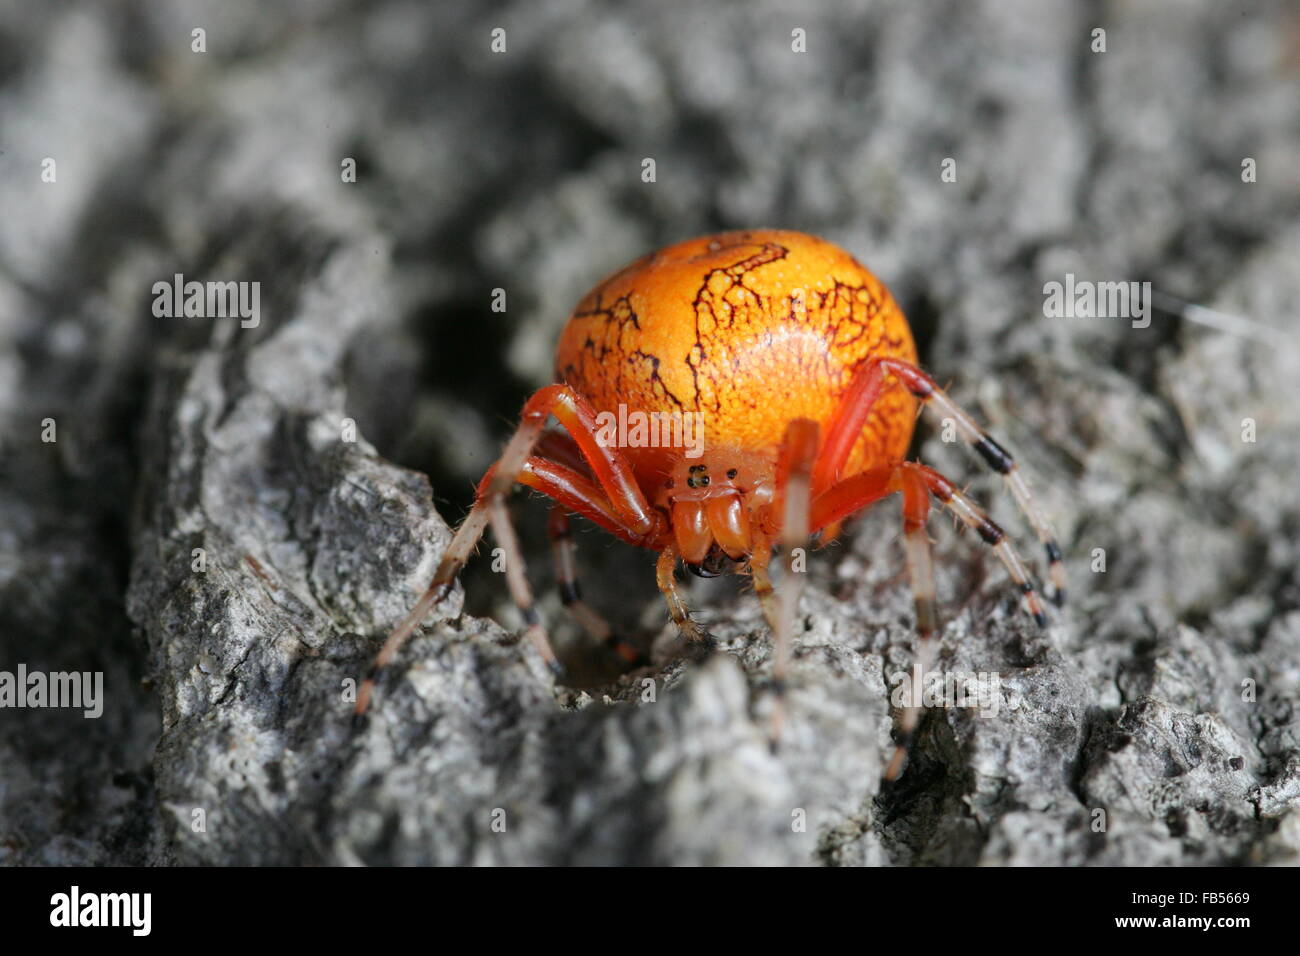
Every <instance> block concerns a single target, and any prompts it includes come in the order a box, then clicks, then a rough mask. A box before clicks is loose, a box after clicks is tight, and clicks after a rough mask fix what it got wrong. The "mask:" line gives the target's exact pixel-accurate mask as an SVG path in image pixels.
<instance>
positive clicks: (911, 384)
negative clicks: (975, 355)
mask: <svg viewBox="0 0 1300 956" xmlns="http://www.w3.org/2000/svg"><path fill="white" fill-rule="evenodd" d="M887 374H889V375H893V376H895V377H896V378H897V379H898V380H899V381H900V382H901V383H902V384H903V386H904V387H905V388H906V389H907V390H908V391H910V392H911V393H912V395H913V396H915V397H916V398H918V399H920V400H921V402H922V403H923V404H924V405H925V406H927V407H929V408H930V409H931V410H932V411H934V412H935V413H936V414H938V415H940V416H942V417H947V418H951V419H952V420H953V422H954V423H955V424H956V426H957V429H958V431H960V432H961V435H962V438H963V439H964V440H965V441H966V442H967V443H968V444H970V446H971V447H972V448H974V449H975V451H976V452H978V453H979V455H980V457H981V458H983V459H984V461H985V462H986V463H987V464H988V466H989V467H990V468H992V469H993V470H994V471H996V472H998V473H999V474H1000V475H1002V477H1003V479H1004V481H1005V482H1006V485H1007V487H1008V488H1009V489H1010V491H1011V495H1012V497H1013V498H1015V500H1016V504H1017V506H1018V507H1019V508H1020V510H1021V512H1022V513H1023V514H1024V515H1025V517H1026V518H1027V519H1028V521H1029V524H1030V526H1031V527H1032V528H1033V529H1034V533H1035V534H1036V535H1037V536H1038V540H1039V541H1040V542H1042V545H1043V550H1044V552H1045V553H1046V555H1047V562H1048V569H1049V574H1050V575H1051V579H1052V586H1053V595H1052V599H1053V601H1055V603H1057V604H1058V605H1059V604H1062V603H1064V601H1065V593H1066V584H1065V566H1064V564H1063V563H1062V558H1061V548H1060V545H1059V544H1058V543H1057V541H1056V535H1055V534H1054V533H1053V531H1052V527H1051V524H1050V523H1049V522H1048V520H1047V517H1046V515H1044V513H1043V511H1042V509H1041V508H1040V507H1039V505H1038V502H1037V500H1036V499H1035V498H1034V497H1033V495H1032V494H1031V493H1030V491H1029V485H1028V484H1027V483H1026V482H1025V479H1024V476H1023V475H1022V474H1021V473H1020V470H1019V468H1018V467H1017V466H1016V462H1015V459H1013V458H1012V457H1011V454H1010V453H1009V452H1007V450H1006V449H1004V448H1003V447H1002V446H1001V445H999V444H998V443H997V442H996V441H995V440H994V439H993V437H992V436H991V435H989V434H988V432H986V431H984V429H982V428H981V427H980V426H979V425H978V424H976V422H975V420H974V419H973V418H971V416H970V415H969V414H967V413H966V412H965V411H963V410H962V409H961V407H960V406H958V405H957V403H956V402H954V401H953V400H952V399H951V398H949V397H948V395H947V393H945V392H944V391H943V389H941V388H940V387H939V386H938V384H937V383H936V382H935V381H934V379H932V378H931V377H930V376H929V375H927V374H926V373H925V372H923V371H921V370H920V369H919V368H917V367H916V366H914V365H911V364H910V363H908V362H904V361H902V360H901V359H895V358H877V359H872V360H869V361H868V362H867V363H866V365H864V366H863V367H862V368H861V370H859V371H858V372H857V373H856V374H855V375H854V377H853V380H852V381H851V382H850V384H849V387H848V389H847V390H846V391H845V393H844V397H843V398H842V399H841V402H840V407H839V409H838V411H837V412H836V414H835V417H834V418H833V419H832V424H831V426H830V427H829V428H828V429H827V432H826V441H825V443H824V444H823V448H822V454H821V457H820V459H819V460H818V462H817V468H816V469H815V471H814V472H813V488H814V494H817V495H820V494H822V493H824V492H826V491H828V490H830V488H831V487H833V485H834V484H835V482H836V481H837V480H838V479H839V477H840V473H841V472H842V471H843V469H844V467H845V465H847V463H848V460H849V456H850V454H851V453H852V451H853V447H854V445H855V444H856V443H857V440H858V438H859V437H860V436H861V434H862V429H863V426H864V425H865V424H866V421H867V417H868V415H869V414H870V412H871V408H872V406H873V405H874V404H875V401H876V399H877V398H878V397H879V396H880V394H881V392H882V391H883V390H884V388H885V385H886V381H885V378H886V375H887Z"/></svg>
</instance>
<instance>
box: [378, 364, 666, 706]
mask: <svg viewBox="0 0 1300 956" xmlns="http://www.w3.org/2000/svg"><path fill="white" fill-rule="evenodd" d="M552 415H554V416H555V418H556V420H557V421H558V422H559V423H560V425H561V426H563V428H564V429H565V431H567V432H568V433H569V436H570V437H571V438H572V439H573V442H574V444H575V445H576V446H577V448H578V450H579V451H580V452H581V454H582V457H583V459H584V460H585V461H586V463H587V465H588V466H589V467H590V468H591V471H592V473H593V475H594V476H595V478H596V480H597V481H598V482H599V483H600V487H601V489H603V491H604V497H605V499H606V501H605V510H607V511H608V512H609V514H610V515H611V516H612V517H611V518H609V519H608V520H610V521H611V522H612V523H615V524H618V525H620V526H621V527H622V531H623V534H622V535H621V536H622V537H624V539H625V540H633V541H634V543H638V539H641V540H644V539H648V538H650V537H652V536H653V535H654V534H655V532H656V531H657V529H658V522H657V521H656V519H655V517H654V514H653V512H652V511H651V509H650V506H649V504H648V503H647V502H646V500H645V496H644V495H643V494H642V493H641V489H640V487H638V485H637V483H636V479H635V477H634V476H633V474H632V468H631V465H629V464H628V462H627V459H626V458H625V457H624V456H623V454H622V453H621V452H620V451H619V450H618V449H617V448H607V447H605V445H604V444H602V443H601V442H600V441H599V440H598V439H597V437H596V436H597V431H598V425H597V422H596V413H595V411H594V410H593V409H592V407H591V404H590V403H589V402H588V401H587V400H586V399H585V398H583V397H582V395H581V394H579V393H578V392H577V391H576V390H575V389H573V388H572V387H570V386H568V385H548V386H546V387H545V388H542V389H539V390H538V391H537V392H535V393H534V394H533V396H532V397H531V398H530V399H529V400H528V401H527V403H526V404H525V405H524V409H523V413H522V414H521V416H520V423H519V427H518V428H517V429H516V430H515V433H514V435H513V436H512V437H511V438H510V441H509V442H507V444H506V447H505V450H504V451H503V452H502V453H501V457H500V458H499V459H498V460H497V463H496V464H495V465H493V467H492V468H490V469H489V470H488V473H487V474H486V475H484V476H483V480H482V481H481V482H479V486H478V489H477V492H476V496H475V501H474V506H473V507H472V508H471V509H470V512H469V514H468V515H466V516H465V520H464V521H462V522H461V524H460V527H459V528H457V529H456V533H455V535H454V536H453V537H452V539H451V543H450V544H449V545H448V546H447V550H446V551H445V552H444V553H443V556H442V560H441V562H439V564H438V569H437V571H436V572H435V573H434V576H433V581H432V582H431V583H430V584H429V587H428V588H427V589H426V590H425V592H424V594H423V595H421V596H420V599H419V601H417V602H416V604H415V607H413V608H412V609H411V612H410V613H409V614H408V615H407V616H406V617H405V618H404V619H403V620H402V621H401V623H399V624H398V625H397V627H395V628H394V629H393V631H392V633H391V634H389V636H388V639H387V640H386V641H385V642H384V646H383V647H382V648H381V649H380V651H379V654H378V656H377V657H376V658H375V662H374V664H373V666H372V667H371V671H370V673H369V674H368V675H367V676H366V679H365V680H364V681H363V682H362V684H361V689H360V691H359V692H358V694H357V703H356V713H357V715H358V716H360V715H361V714H364V713H365V712H366V708H367V707H368V706H369V703H370V697H371V695H372V694H373V692H374V685H375V677H376V675H377V674H378V672H379V671H380V670H381V669H382V668H384V667H385V666H387V665H388V664H389V662H391V661H392V659H393V657H394V656H395V655H396V654H397V652H398V651H399V650H400V649H401V647H402V645H403V644H404V643H406V641H407V639H408V638H409V637H410V636H411V634H412V633H413V632H414V631H415V629H416V628H417V627H418V626H419V625H420V622H421V621H423V620H424V618H425V617H426V616H427V615H428V613H429V611H431V610H432V609H433V607H434V605H436V604H437V603H438V602H440V601H441V600H443V599H444V598H445V597H446V596H447V592H448V591H450V590H451V586H452V582H453V581H455V579H456V575H457V574H458V573H459V572H460V569H461V568H462V567H464V565H465V562H466V561H468V560H469V556H470V555H471V554H473V552H474V549H475V547H477V545H478V542H479V539H480V538H481V537H482V536H483V531H484V529H485V528H486V526H487V525H488V524H489V523H491V525H492V531H493V534H494V535H495V536H496V538H497V541H498V543H499V544H500V545H501V547H502V548H503V549H504V550H505V551H506V560H507V564H506V577H507V580H508V582H509V586H510V592H511V596H512V597H513V598H514V599H515V603H516V604H517V605H518V606H519V608H520V611H521V612H522V613H523V615H524V620H525V622H526V623H527V626H528V635H529V639H530V640H531V641H532V642H533V643H534V644H535V645H536V646H537V648H538V650H539V651H540V652H542V657H543V659H545V660H546V662H547V664H548V665H549V666H550V667H551V669H552V670H555V671H558V668H559V663H558V661H557V660H556V659H555V655H554V653H553V652H552V651H551V648H550V642H549V641H548V640H547V639H546V630H545V627H544V626H543V625H542V623H541V621H540V619H538V617H537V612H536V609H535V607H534V606H533V603H532V593H531V590H530V589H529V587H528V582H527V579H526V578H525V576H524V566H523V564H524V563H523V556H522V553H520V551H519V547H518V541H517V539H516V538H515V535H514V529H513V527H512V526H511V524H510V518H509V515H508V513H507V512H506V509H505V504H504V499H505V496H506V494H507V493H508V492H509V491H510V490H511V489H512V488H513V487H514V485H515V482H516V481H517V480H519V478H520V475H521V473H523V472H525V471H528V470H529V469H528V465H529V464H530V461H529V458H530V455H531V454H532V451H533V448H534V447H535V446H536V445H537V443H538V441H539V439H540V438H541V436H542V432H543V428H544V427H545V425H546V421H547V419H548V418H549V417H550V416H552ZM534 461H540V459H534ZM555 467H556V468H557V469H560V470H562V471H563V472H564V473H567V475H566V476H567V477H571V478H572V479H574V482H573V483H574V484H575V486H576V482H578V481H581V482H582V484H584V485H587V486H590V482H589V481H587V480H586V479H584V478H582V476H580V475H578V474H577V473H576V472H574V471H572V470H571V469H567V468H563V466H560V465H556V466H555ZM539 481H540V479H539ZM593 507H595V506H594V505H593ZM597 510H601V509H597Z"/></svg>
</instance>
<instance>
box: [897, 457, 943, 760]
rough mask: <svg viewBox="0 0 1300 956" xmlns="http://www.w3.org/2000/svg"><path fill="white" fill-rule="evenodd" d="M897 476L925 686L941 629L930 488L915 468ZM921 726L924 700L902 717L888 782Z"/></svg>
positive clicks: (919, 671) (919, 679)
mask: <svg viewBox="0 0 1300 956" xmlns="http://www.w3.org/2000/svg"><path fill="white" fill-rule="evenodd" d="M894 476H895V479H896V480H897V482H898V484H899V486H900V488H901V490H902V492H903V550H904V552H905V553H906V555H907V572H908V576H909V577H910V578H911V580H912V600H913V602H914V604H915V606H916V657H915V663H914V665H913V666H914V667H915V673H916V680H915V681H914V683H913V686H914V687H923V686H924V681H925V675H926V672H927V671H929V670H930V668H931V666H932V665H933V664H934V659H935V652H936V650H937V647H936V646H935V645H936V642H935V640H934V635H935V631H936V629H937V626H938V613H937V612H936V610H935V587H934V557H933V555H932V553H931V550H930V538H929V536H928V535H927V534H926V533H925V522H926V519H927V518H928V517H929V515H930V489H929V488H928V487H927V486H926V484H925V481H924V479H923V478H922V477H921V476H920V475H918V474H917V473H916V472H915V471H914V470H913V469H910V468H907V467H906V466H905V465H903V464H899V465H897V466H896V467H895V468H894ZM920 723H921V701H919V700H913V701H912V702H911V703H910V704H909V705H908V706H907V707H904V708H903V712H902V714H901V715H900V717H899V728H898V729H899V739H898V742H897V744H896V745H895V747H894V755H893V757H891V758H890V761H889V766H888V767H886V768H885V773H884V779H885V780H897V779H898V776H899V774H901V773H902V772H903V768H904V767H905V766H906V765H907V756H908V754H909V753H910V752H911V749H912V740H913V738H915V736H916V728H917V726H918V725H919V724H920Z"/></svg>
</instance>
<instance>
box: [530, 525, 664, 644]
mask: <svg viewBox="0 0 1300 956" xmlns="http://www.w3.org/2000/svg"><path fill="white" fill-rule="evenodd" d="M546 531H547V534H548V535H549V536H550V539H551V548H552V550H553V551H554V553H555V577H556V580H557V581H558V582H559V586H560V601H561V602H562V603H563V604H564V606H565V607H567V608H568V609H569V613H570V614H572V615H573V616H574V617H575V618H577V619H578V623H579V624H581V625H582V629H583V630H584V631H586V632H587V635H588V636H589V637H591V638H592V639H593V640H595V641H597V642H598V643H600V644H603V645H604V646H605V647H607V648H609V649H610V650H611V651H613V652H614V653H615V654H617V655H618V656H619V658H621V659H622V660H623V661H625V662H626V663H628V664H630V665H632V666H634V667H640V666H644V665H646V664H649V663H650V661H649V660H648V659H647V658H646V656H645V655H644V654H642V653H641V652H640V651H639V650H637V649H636V647H634V646H633V645H631V644H629V643H628V642H627V641H625V640H624V639H623V638H621V637H619V635H618V634H616V633H615V632H614V629H613V628H612V627H610V624H609V622H608V621H606V620H605V618H604V617H602V616H601V615H600V613H599V612H597V611H596V610H595V608H593V607H592V606H591V605H590V604H588V603H587V602H586V601H584V600H583V599H582V587H581V586H580V585H579V584H578V566H577V562H576V561H575V560H574V552H575V550H576V548H575V547H574V543H573V531H572V529H571V528H570V526H569V512H568V511H567V510H566V509H565V508H564V506H563V505H561V504H559V503H558V502H557V503H556V504H554V505H552V506H551V515H550V520H549V521H548V522H547V526H546Z"/></svg>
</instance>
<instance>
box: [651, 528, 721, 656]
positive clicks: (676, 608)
mask: <svg viewBox="0 0 1300 956" xmlns="http://www.w3.org/2000/svg"><path fill="white" fill-rule="evenodd" d="M676 567H677V548H676V546H675V545H674V544H672V543H671V542H669V543H668V544H666V545H665V546H664V549H663V550H662V551H660V552H659V559H658V560H657V561H656V562H655V583H656V584H658V585H659V590H660V591H661V592H662V593H663V596H664V600H665V601H667V602H668V614H669V616H670V617H671V618H672V619H673V623H674V624H676V625H677V629H678V630H679V631H681V633H682V636H683V637H685V638H686V639H687V640H688V641H691V642H697V641H698V642H701V643H702V642H706V641H707V640H708V637H707V635H705V633H704V629H703V628H701V627H700V625H698V624H697V623H695V621H693V620H691V614H690V611H689V610H688V609H687V607H686V601H685V600H683V598H682V592H681V591H680V590H679V589H678V587H677V580H676V578H674V577H673V571H674V570H675V569H676Z"/></svg>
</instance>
